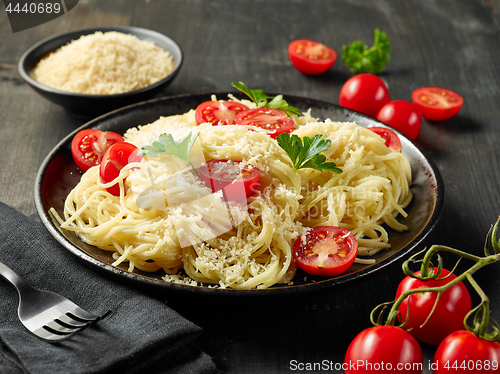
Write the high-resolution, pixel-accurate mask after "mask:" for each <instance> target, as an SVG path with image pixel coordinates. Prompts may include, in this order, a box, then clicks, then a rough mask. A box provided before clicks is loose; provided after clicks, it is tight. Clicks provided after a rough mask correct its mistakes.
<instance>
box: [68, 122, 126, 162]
mask: <svg viewBox="0 0 500 374" xmlns="http://www.w3.org/2000/svg"><path fill="white" fill-rule="evenodd" d="M123 141H124V139H123V136H121V135H120V134H117V133H116V132H112V131H101V130H96V129H85V130H82V131H79V132H78V133H77V134H76V135H75V137H74V138H73V140H72V141H71V154H72V155H73V159H74V160H75V162H76V164H77V165H78V167H79V168H80V169H81V170H82V171H87V170H88V169H90V168H91V167H92V166H97V165H99V164H100V163H101V160H102V156H103V155H104V153H105V152H106V151H107V150H108V148H109V147H110V146H111V145H112V144H115V143H120V142H123Z"/></svg>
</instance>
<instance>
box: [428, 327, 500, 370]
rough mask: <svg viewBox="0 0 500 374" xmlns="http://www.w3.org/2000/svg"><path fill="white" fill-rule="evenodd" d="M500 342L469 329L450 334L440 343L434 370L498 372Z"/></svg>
mask: <svg viewBox="0 0 500 374" xmlns="http://www.w3.org/2000/svg"><path fill="white" fill-rule="evenodd" d="M499 371H500V343H499V342H490V341H487V340H484V339H481V338H479V337H477V336H475V335H474V334H473V333H471V332H470V331H467V330H459V331H455V332H453V333H451V334H450V335H448V336H447V337H446V338H444V340H443V341H442V342H441V344H439V346H438V348H437V350H436V353H435V354H434V360H433V362H432V372H433V373H434V374H444V373H446V374H450V373H454V374H470V373H498V372H499Z"/></svg>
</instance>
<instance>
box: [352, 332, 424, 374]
mask: <svg viewBox="0 0 500 374" xmlns="http://www.w3.org/2000/svg"><path fill="white" fill-rule="evenodd" d="M344 366H345V371H344V372H345V374H354V373H356V374H367V373H373V374H375V373H388V372H399V373H412V374H420V373H422V369H423V366H424V356H423V353H422V348H420V345H419V344H418V342H417V340H416V339H415V338H414V337H413V336H411V335H410V334H408V333H407V332H406V331H405V330H403V329H400V328H399V327H395V326H374V327H370V328H367V329H365V330H363V331H361V332H360V333H359V334H358V335H357V336H356V337H355V338H354V339H353V340H352V342H351V344H350V345H349V348H347V352H346V355H345V358H344Z"/></svg>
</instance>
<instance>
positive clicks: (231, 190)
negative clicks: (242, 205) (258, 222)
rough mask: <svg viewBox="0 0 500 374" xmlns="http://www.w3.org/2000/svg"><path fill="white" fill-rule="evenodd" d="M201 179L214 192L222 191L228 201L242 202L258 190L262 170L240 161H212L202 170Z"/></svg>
mask: <svg viewBox="0 0 500 374" xmlns="http://www.w3.org/2000/svg"><path fill="white" fill-rule="evenodd" d="M200 179H201V180H202V181H203V182H204V183H205V185H206V186H207V187H210V188H211V189H212V191H213V192H218V191H222V193H223V195H224V199H225V200H226V201H241V200H243V199H246V197H247V196H250V195H251V194H252V193H253V192H254V191H255V190H256V189H257V187H258V185H259V180H260V170H259V169H258V168H256V167H252V166H249V165H242V164H241V162H239V161H230V160H210V161H208V162H207V163H206V165H205V166H204V167H201V168H200Z"/></svg>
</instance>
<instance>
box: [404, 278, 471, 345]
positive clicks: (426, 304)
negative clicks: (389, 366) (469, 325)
mask: <svg viewBox="0 0 500 374" xmlns="http://www.w3.org/2000/svg"><path fill="white" fill-rule="evenodd" d="M435 271H437V268H436V270H435ZM415 274H417V275H420V271H417V272H416V273H415ZM446 276H448V277H447V278H446V279H443V280H429V281H426V282H422V281H420V280H418V279H416V278H412V277H409V276H407V277H405V278H404V279H403V280H402V281H401V283H399V286H398V289H397V291H396V298H398V297H399V296H400V295H401V294H402V293H403V292H405V291H408V290H413V289H419V288H424V287H440V286H443V285H445V284H447V283H449V282H451V281H452V280H454V279H455V278H456V275H455V274H450V272H449V271H448V270H446V269H443V270H442V271H441V275H440V276H439V278H444V277H446ZM436 298H437V292H417V293H414V294H411V295H410V296H409V297H407V298H406V299H405V300H404V301H403V303H402V304H401V305H400V306H399V308H398V310H399V312H400V313H401V315H400V321H401V322H403V321H404V320H405V319H406V316H407V314H408V312H409V316H408V321H407V324H406V325H405V326H404V329H405V330H408V331H409V332H410V334H412V335H413V336H414V337H415V338H417V339H418V340H420V341H421V342H424V343H427V344H433V345H438V344H439V343H440V342H441V341H442V340H443V339H444V338H445V337H446V336H447V335H449V334H451V333H452V332H453V331H456V330H463V329H464V318H465V316H466V315H467V313H468V312H469V311H470V310H471V307H472V301H471V297H470V294H469V291H467V288H466V287H465V285H464V284H463V283H462V282H460V283H458V284H456V285H454V286H452V287H451V288H449V289H447V290H446V291H444V292H443V293H442V294H441V296H440V297H439V301H438V303H437V305H436V308H435V309H434V311H433V312H432V315H431V316H430V317H429V314H430V313H431V311H432V308H434V304H435V302H436ZM427 318H429V319H427ZM426 321H427V322H426ZM424 322H425V324H424Z"/></svg>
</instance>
